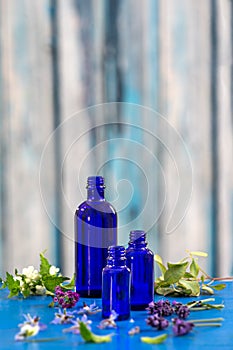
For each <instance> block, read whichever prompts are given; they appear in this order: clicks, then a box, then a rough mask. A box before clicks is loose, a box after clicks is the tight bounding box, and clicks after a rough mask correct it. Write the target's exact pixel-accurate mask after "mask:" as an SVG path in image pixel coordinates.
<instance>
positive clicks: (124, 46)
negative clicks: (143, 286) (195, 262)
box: [0, 0, 233, 275]
mask: <svg viewBox="0 0 233 350" xmlns="http://www.w3.org/2000/svg"><path fill="white" fill-rule="evenodd" d="M232 28H233V2H232V1H231V0H207V1H203V0H195V1H192V0H173V1H171V0H170V1H169V0H145V1H141V0H137V1H135V0H134V1H132V0H125V1H124V0H110V1H108V0H106V1H101V0H97V1H94V0H72V1H71V0H67V1H65V0H60V1H56V0H40V1H39V0H36V1H33V2H32V1H30V0H18V1H16V0H9V1H4V0H0V133H1V138H0V145H1V148H0V152H1V154H0V155H1V158H0V189H1V200H0V213H1V215H0V224H1V231H0V237H1V244H0V253H1V256H0V271H1V273H3V272H4V271H5V270H11V271H12V270H13V268H14V267H16V266H17V267H19V268H22V267H23V266H25V265H29V264H34V265H37V264H38V255H39V252H41V251H43V250H44V249H47V250H48V253H47V254H48V256H49V258H50V259H51V260H52V261H53V262H54V263H57V264H59V265H62V266H63V270H64V271H65V272H66V273H69V274H71V273H72V271H73V242H72V234H73V220H72V215H73V211H74V210H75V206H76V204H78V203H79V202H80V201H82V200H83V195H82V193H80V191H79V190H78V188H77V187H78V184H77V182H76V180H75V179H76V176H77V165H78V163H79V162H80V161H81V160H83V159H84V157H85V155H87V154H88V152H89V151H92V153H91V154H92V160H91V161H90V162H89V163H88V171H89V172H90V173H91V172H92V171H93V169H95V168H96V167H98V166H99V167H101V166H102V165H103V164H104V162H105V160H106V159H114V158H117V155H118V153H119V154H120V155H121V156H122V155H124V157H128V158H129V159H130V158H131V159H135V157H137V151H136V148H135V149H133V148H132V147H130V148H127V146H125V147H123V145H124V143H123V142H118V143H117V142H112V143H108V147H106V148H105V149H104V150H102V151H101V152H97V151H95V146H96V145H98V144H100V143H103V142H104V141H106V140H113V139H116V138H119V137H120V138H122V139H124V140H132V141H134V142H137V143H142V144H143V145H145V146H146V147H147V148H148V149H149V150H151V152H152V153H154V154H155V156H156V158H157V159H158V161H159V162H160V164H161V167H162V169H163V172H164V174H165V180H166V191H167V192H166V202H165V207H164V210H163V212H162V215H161V216H160V218H159V220H158V221H156V223H155V225H154V226H153V227H152V228H151V230H150V231H151V234H150V235H149V241H150V244H151V246H152V247H153V249H154V250H156V252H158V253H159V254H160V255H162V256H163V257H164V259H169V260H176V259H179V258H180V257H183V255H184V251H185V249H191V250H205V251H208V252H209V255H210V258H209V260H208V261H209V262H208V264H206V268H207V270H208V271H209V272H210V273H213V274H217V275H229V274H232V263H233V262H232V248H233V242H232V235H233V219H232V218H233V180H232V178H233V177H232V174H233V171H232V170H233V161H232V159H233V157H232V151H233V144H232V135H233V29H232ZM120 101H122V102H130V103H133V104H137V105H142V106H146V107H149V108H151V109H152V110H155V111H157V112H158V113H160V114H161V115H163V116H164V117H165V120H166V121H167V122H168V123H170V124H166V123H165V124H163V123H164V122H162V119H160V118H154V119H153V118H152V117H150V118H148V117H147V116H146V115H143V113H142V114H139V115H138V114H137V113H133V114H132V113H131V114H130V110H129V113H128V112H127V110H124V111H123V107H122V108H120V109H116V110H115V112H113V113H112V114H111V115H110V116H109V115H108V116H106V115H105V114H104V113H103V114H102V113H101V108H99V112H98V108H97V112H96V114H95V115H92V114H91V113H92V112H90V111H89V112H87V113H86V118H84V119H82V120H84V121H83V123H82V125H78V123H77V122H76V124H75V125H76V127H77V129H76V128H72V127H70V128H67V129H66V127H64V128H63V129H62V132H61V133H60V134H59V135H57V136H56V138H55V143H54V150H53V152H51V153H49V154H48V155H47V157H48V158H47V162H48V163H47V164H48V166H47V167H45V168H44V169H43V178H42V179H41V181H42V182H43V183H42V184H40V185H39V170H40V162H41V156H42V151H43V149H44V146H45V145H46V142H47V141H48V139H49V137H51V135H52V132H53V130H55V129H56V127H57V126H59V125H60V123H64V125H68V124H69V121H70V120H71V119H70V117H71V115H73V114H74V113H77V112H79V111H81V110H83V109H85V108H86V107H89V106H93V105H98V104H102V103H105V102H120ZM106 108H107V107H106ZM125 108H126V107H125ZM133 108H134V107H133ZM126 109H127V108H126ZM139 111H140V108H139ZM124 113H125V115H128V118H129V119H128V120H127V122H129V123H132V124H135V123H142V124H143V126H144V128H145V130H147V129H148V130H151V132H154V133H156V134H157V135H159V136H161V140H165V141H164V142H165V143H166V144H167V146H168V147H169V148H170V149H172V150H173V152H174V155H175V158H176V161H177V163H179V164H181V169H182V176H180V178H179V177H177V169H176V167H175V166H174V162H172V159H171V157H170V156H169V154H168V153H167V152H166V149H165V148H163V147H162V146H161V143H159V142H158V140H157V141H155V140H153V138H150V137H147V134H146V133H145V132H144V133H143V132H137V131H136V130H135V128H132V129H130V128H128V129H127V128H124V127H122V125H121V123H122V122H124V120H123V119H124ZM127 113H128V114H127ZM84 116H85V115H84ZM95 118H97V119H98V122H99V123H109V125H107V126H105V127H103V128H95V127H94V126H95V123H94V120H95ZM122 118H123V119H122ZM112 123H116V124H114V125H113V124H112ZM164 125H171V126H172V127H173V128H174V130H177V131H178V133H179V134H180V135H181V137H182V139H183V140H184V142H185V144H186V146H187V150H188V153H189V155H190V159H191V164H192V178H191V176H190V171H189V170H190V169H189V168H188V167H187V166H186V165H187V164H186V163H185V162H184V161H183V156H184V155H183V151H182V149H180V148H179V147H178V145H177V144H176V142H175V139H174V138H173V137H172V135H171V137H170V136H169V135H170V134H169V130H168V129H166V127H165V126H164ZM92 127H94V129H93V130H92V131H91V132H88V133H87V134H86V136H85V137H82V139H81V140H80V142H81V147H80V144H79V147H76V148H75V152H70V156H69V163H68V164H69V166H64V169H63V170H64V171H63V186H64V192H65V194H66V195H67V198H68V202H69V204H70V205H68V204H67V202H66V200H65V199H64V193H62V191H61V189H60V183H59V182H60V170H61V169H60V168H61V164H62V161H63V160H64V159H65V157H66V151H67V149H69V146H70V145H71V140H73V139H75V136H76V134H79V133H80V130H90V129H91V128H92ZM157 169H158V168H157V167H156V166H155V165H153V164H151V163H150V158H149V157H143V170H144V172H145V174H146V177H147V181H148V183H149V184H150V193H151V194H152V197H151V198H152V199H150V201H151V202H150V203H149V205H150V208H151V210H147V212H145V213H143V218H142V219H141V227H137V228H143V227H144V226H145V225H146V223H147V222H148V221H150V220H151V217H152V216H156V215H157V214H158V212H159V210H160V207H161V202H162V199H163V198H162V196H163V193H162V178H161V176H160V174H159V173H158V170H157ZM103 172H104V175H105V176H106V179H107V180H108V184H109V188H110V189H112V192H114V191H115V189H114V186H115V184H116V183H117V182H118V181H119V180H120V179H123V178H127V179H128V180H129V181H131V184H132V185H133V187H134V196H133V199H132V201H131V202H130V203H129V206H128V208H127V210H125V211H124V210H123V211H122V212H121V213H120V222H125V221H127V220H128V221H130V220H133V219H134V216H135V215H136V214H138V213H140V212H141V211H142V207H143V203H145V202H146V195H145V192H146V190H147V188H144V187H146V185H145V184H143V186H141V184H142V182H141V181H142V179H141V177H140V176H141V175H137V174H136V172H135V171H134V168H133V166H132V167H131V166H130V165H129V163H128V165H127V163H124V162H119V163H118V161H116V162H115V163H114V162H111V163H109V167H104V168H103ZM178 180H180V181H181V183H180V186H181V189H182V188H183V192H185V190H186V188H187V191H188V189H189V188H190V186H191V185H192V197H191V201H190V203H189V208H188V211H187V214H186V215H185V216H184V218H183V220H182V222H181V224H180V225H179V226H178V227H177V229H176V230H175V231H174V232H172V233H170V234H169V233H167V232H168V231H169V229H168V227H167V225H168V223H169V217H170V215H171V211H172V209H173V208H174V205H175V199H176V198H177V196H178V195H179V186H178V184H179V181H178ZM111 182H112V184H111ZM41 186H42V187H43V189H45V190H46V193H47V197H46V198H47V207H48V208H49V209H48V208H47V209H48V211H49V213H47V212H46V210H45V208H44V206H43V202H42V198H41V193H40V191H41ZM80 186H81V187H83V188H84V187H85V183H84V182H82V183H80ZM111 186H112V187H111ZM126 189H127V187H126ZM128 190H130V187H128ZM108 193H109V195H110V191H109V192H108ZM114 193H115V192H114ZM120 194H121V195H122V196H123V197H124V196H125V200H127V198H126V197H127V191H123V192H120ZM110 197H111V196H110ZM110 197H109V198H110ZM184 200H186V199H184ZM123 203H124V198H123ZM187 203H188V201H187ZM68 207H69V208H68ZM130 208H131V209H130ZM176 210H177V215H180V216H182V213H180V212H179V210H183V207H182V206H181V207H180V208H179V207H178V208H177V209H176ZM51 213H52V214H51ZM48 214H51V215H48ZM49 216H50V217H52V218H55V221H56V223H58V226H59V228H56V227H55V225H54V220H50V219H49ZM170 224H171V225H172V223H170ZM173 224H174V223H173ZM173 226H174V225H173ZM60 231H61V232H62V233H61V232H60ZM127 235H128V232H125V231H124V230H122V231H120V232H119V236H120V237H119V238H120V242H121V243H123V244H126V243H127V239H128V237H127Z"/></svg>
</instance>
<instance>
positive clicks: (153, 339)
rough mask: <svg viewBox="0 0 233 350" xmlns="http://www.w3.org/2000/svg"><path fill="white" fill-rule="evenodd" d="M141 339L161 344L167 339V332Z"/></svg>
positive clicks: (149, 342) (148, 342) (145, 341)
mask: <svg viewBox="0 0 233 350" xmlns="http://www.w3.org/2000/svg"><path fill="white" fill-rule="evenodd" d="M140 339H141V341H142V342H143V343H146V344H161V343H163V342H164V341H165V340H166V339H167V334H161V335H158V336H157V337H141V338H140Z"/></svg>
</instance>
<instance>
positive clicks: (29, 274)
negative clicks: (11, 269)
mask: <svg viewBox="0 0 233 350" xmlns="http://www.w3.org/2000/svg"><path fill="white" fill-rule="evenodd" d="M22 275H24V276H25V277H26V283H29V282H30V280H33V281H35V280H37V279H39V278H40V274H39V272H38V271H37V270H36V269H35V268H34V266H32V265H30V266H28V267H25V268H24V269H23V270H22Z"/></svg>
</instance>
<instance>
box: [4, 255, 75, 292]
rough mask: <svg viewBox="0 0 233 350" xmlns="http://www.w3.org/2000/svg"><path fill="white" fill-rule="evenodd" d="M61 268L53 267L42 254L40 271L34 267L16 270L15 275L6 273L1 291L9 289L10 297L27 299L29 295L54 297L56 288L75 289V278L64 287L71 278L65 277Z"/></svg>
mask: <svg viewBox="0 0 233 350" xmlns="http://www.w3.org/2000/svg"><path fill="white" fill-rule="evenodd" d="M59 270H60V269H59V268H57V267H55V266H53V265H51V264H50V263H49V261H48V259H47V258H46V257H45V256H44V254H43V253H41V254H40V269H39V271H38V270H36V269H35V268H34V267H33V266H28V267H27V268H24V269H23V270H22V272H21V273H20V272H18V270H17V269H15V272H14V275H12V274H10V273H9V272H7V273H6V278H5V280H2V281H3V285H2V287H1V289H3V288H8V289H9V291H10V292H9V295H8V297H9V298H11V297H14V296H18V295H22V296H23V297H24V298H27V297H28V296H29V295H45V294H46V295H51V296H53V295H54V289H55V287H56V286H62V288H64V289H66V290H67V289H73V288H74V277H73V278H72V279H71V281H70V283H68V284H66V285H63V282H65V281H69V280H70V278H69V277H65V276H63V275H62V274H61V273H60V272H59Z"/></svg>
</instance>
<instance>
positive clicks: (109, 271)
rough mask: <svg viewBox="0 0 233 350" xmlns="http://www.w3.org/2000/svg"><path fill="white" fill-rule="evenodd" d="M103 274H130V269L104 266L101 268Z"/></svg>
mask: <svg viewBox="0 0 233 350" xmlns="http://www.w3.org/2000/svg"><path fill="white" fill-rule="evenodd" d="M103 273H104V274H114V273H125V274H130V269H129V268H128V266H109V265H107V266H105V267H104V268H103Z"/></svg>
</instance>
